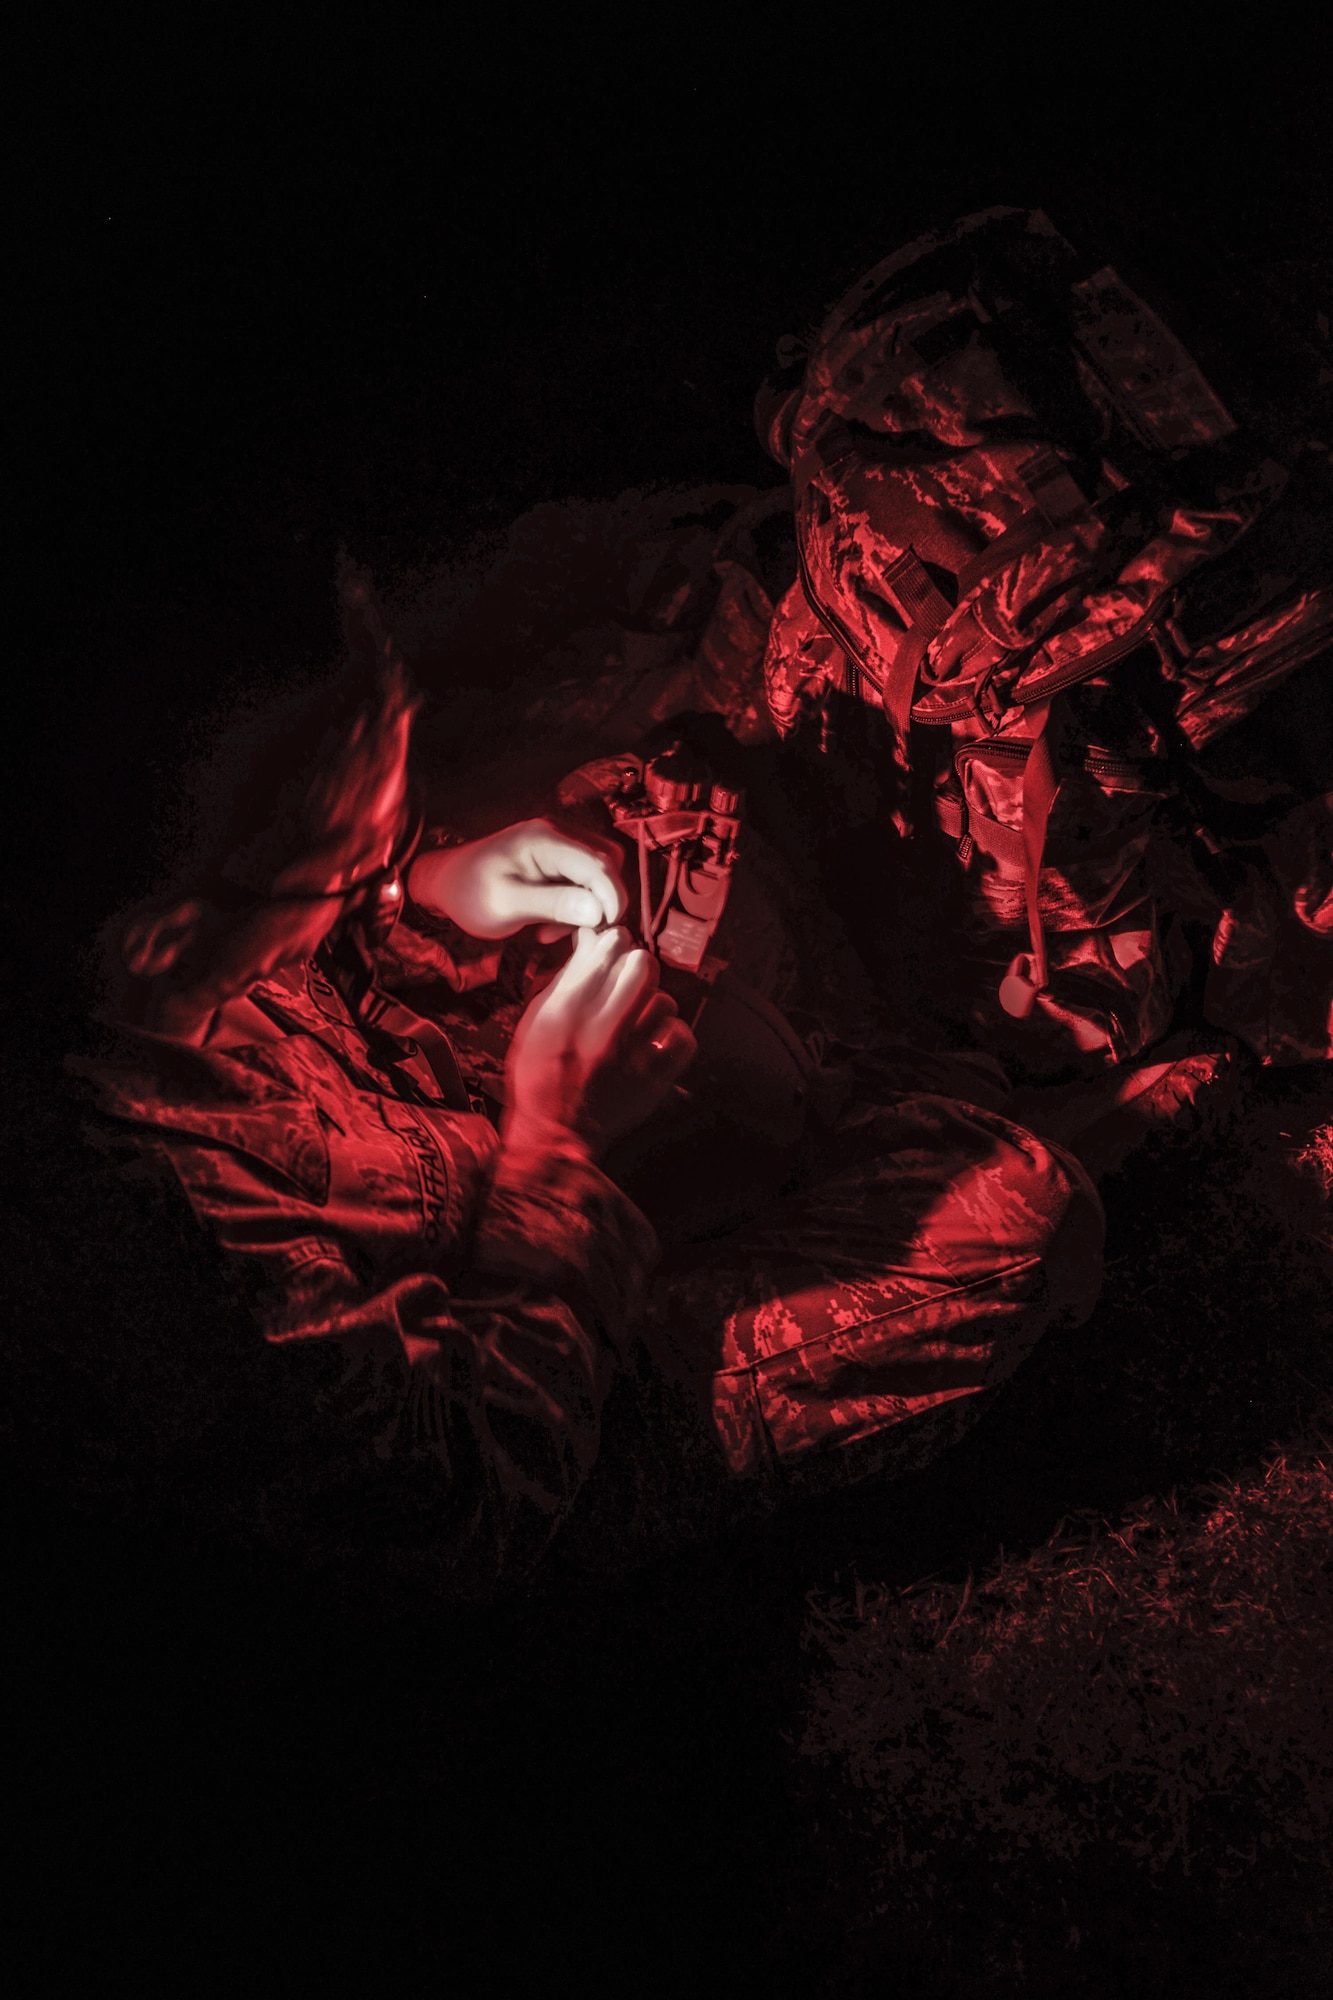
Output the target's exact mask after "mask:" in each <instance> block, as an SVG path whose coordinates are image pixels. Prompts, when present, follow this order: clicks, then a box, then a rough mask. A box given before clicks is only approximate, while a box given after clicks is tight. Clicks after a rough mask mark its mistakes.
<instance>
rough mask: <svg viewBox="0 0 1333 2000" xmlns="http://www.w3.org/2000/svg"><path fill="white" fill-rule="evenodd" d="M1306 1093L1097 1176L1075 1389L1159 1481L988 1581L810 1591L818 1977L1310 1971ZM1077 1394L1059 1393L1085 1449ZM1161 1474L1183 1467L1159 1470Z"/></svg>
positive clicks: (1318, 1243)
mask: <svg viewBox="0 0 1333 2000" xmlns="http://www.w3.org/2000/svg"><path fill="white" fill-rule="evenodd" d="M1325 1088H1326V1086H1324V1087H1320V1086H1317V1085H1316V1084H1315V1083H1314V1081H1313V1080H1312V1079H1310V1078H1308V1077H1307V1078H1304V1079H1300V1080H1294V1079H1286V1080H1284V1079H1281V1078H1274V1077H1273V1076H1272V1075H1271V1074H1269V1075H1262V1074H1260V1075H1258V1076H1256V1077H1255V1078H1253V1079H1251V1083H1250V1086H1249V1089H1248V1091H1247V1093H1246V1101H1245V1103H1244V1106H1243V1109H1242V1112H1241V1115H1240V1118H1239V1120H1238V1125H1237V1128H1236V1129H1235V1130H1234V1131H1233V1132H1232V1133H1231V1134H1230V1135H1229V1144H1228V1146H1227V1148H1226V1149H1225V1150H1224V1149H1221V1148H1216V1149H1214V1152H1213V1154H1212V1156H1211V1159H1210V1161H1209V1171H1208V1173H1207V1174H1206V1176H1200V1175H1198V1174H1197V1173H1195V1174H1185V1175H1182V1174H1181V1172H1180V1168H1179V1163H1177V1167H1176V1171H1175V1173H1174V1176H1173V1175H1172V1174H1171V1172H1170V1169H1169V1165H1168V1161H1167V1159H1166V1157H1165V1156H1162V1157H1159V1158H1158V1159H1157V1160H1156V1161H1151V1160H1150V1161H1148V1162H1147V1163H1146V1164H1143V1165H1142V1166H1141V1168H1140V1171H1139V1173H1138V1174H1124V1175H1122V1176H1121V1177H1120V1179H1119V1182H1118V1183H1117V1184H1115V1185H1113V1186H1112V1188H1111V1189H1110V1190H1109V1197H1110V1198H1109V1200H1108V1209H1109V1213H1110V1226H1111V1241H1112V1248H1113V1253H1114V1252H1116V1251H1118V1252H1119V1253H1120V1254H1121V1255H1122V1256H1123V1257H1124V1258H1125V1262H1124V1263H1123V1264H1119V1265H1117V1264H1114V1263H1113V1266H1112V1282H1111V1283H1110V1284H1109V1285H1108V1292H1107V1297H1106V1299H1105V1301H1104V1303H1103V1305H1102V1307H1101V1308H1099V1311H1098V1313H1097V1315H1096V1316H1095V1318H1094V1320H1093V1322H1092V1323H1091V1325H1090V1327H1089V1328H1088V1329H1087V1330H1086V1337H1085V1339H1084V1343H1083V1344H1084V1349H1085V1351H1084V1355H1083V1359H1084V1361H1085V1362H1086V1363H1087V1364H1088V1378H1087V1379H1086V1380H1085V1382H1084V1394H1085V1399H1086V1397H1087V1396H1088V1395H1089V1394H1090V1395H1091V1396H1092V1398H1093V1399H1095V1400H1096V1401H1097V1402H1098V1403H1099V1404H1100V1405H1101V1408H1102V1412H1103V1419H1104V1423H1103V1427H1102V1428H1103V1435H1102V1438H1101V1444H1102V1448H1103V1449H1104V1450H1105V1451H1107V1452H1108V1453H1109V1456H1110V1458H1111V1459H1112V1460H1115V1459H1121V1460H1122V1461H1123V1462H1124V1463H1125V1464H1126V1466H1128V1465H1129V1464H1132V1463H1133V1462H1134V1460H1135V1458H1137V1459H1138V1462H1139V1463H1140V1464H1141V1465H1142V1467H1143V1469H1144V1471H1151V1472H1154V1473H1156V1474H1157V1475H1158V1476H1157V1478H1155V1479H1154V1480H1153V1481H1152V1483H1153V1484H1154V1485H1155V1486H1156V1488H1157V1491H1156V1493H1155V1494H1154V1495H1152V1496H1150V1497H1148V1498H1144V1499H1139V1500H1137V1501H1130V1502H1128V1503H1126V1504H1122V1505H1120V1506H1118V1507H1114V1508H1111V1507H1105V1506H1103V1507H1093V1508H1086V1509H1079V1510H1077V1511H1074V1512H1072V1513H1070V1514H1069V1515H1067V1516H1066V1517H1065V1518H1064V1519H1062V1520H1060V1521H1059V1523H1058V1524H1057V1525H1056V1526H1055V1527H1054V1529H1053V1530H1052V1531H1050V1532H1049V1533H1047V1534H1045V1535H1042V1536H1038V1537H1037V1538H1035V1540H1034V1541H1033V1542H1032V1543H1031V1545H1030V1546H1028V1547H1026V1548H1023V1549H1021V1550H1017V1551H1014V1552H1006V1551H1005V1550H1004V1549H1003V1548H1000V1549H998V1550H994V1551H993V1552H992V1553H991V1554H990V1556H989V1559H988V1560H987V1561H985V1562H984V1563H983V1564H982V1565H981V1566H979V1567H978V1569H977V1572H976V1574H972V1573H966V1574H962V1575H958V1574H954V1575H946V1576H944V1577H940V1578H936V1579H933V1580H932V1579H927V1580H926V1581H924V1582H916V1583H914V1582H912V1581H911V1580H907V1581H905V1582H904V1581H902V1580H893V1579H890V1580H886V1581H873V1582H865V1581H862V1580H861V1578H860V1577H859V1576H858V1577H857V1578H856V1579H855V1581H854V1582H853V1584H852V1586H851V1587H850V1588H848V1587H847V1586H846V1584H844V1585H843V1586H842V1587H841V1588H826V1589H824V1590H823V1591H817V1592H815V1593H812V1596H811V1599H810V1607H811V1608H810V1618H809V1623H808V1628H807V1635H806V1639H807V1647H808V1650H809V1655H810V1661H811V1664H810V1669H809V1678H808V1682H807V1689H806V1698H805V1708H804V1714H803V1718H802V1722H801V1725H800V1728H799V1730H798V1732H797V1734H796V1739H795V1749H796V1753H797V1754H796V1757H795V1760H794V1763H795V1768H796V1770H797V1772H798V1777H797V1784H798V1787H803V1789H804V1795H805V1797H806V1799H807V1803H808V1807H809V1810H810V1812H811V1813H812V1815H813V1816H814V1817H815V1818H817V1819H818V1821H819V1824H820V1829H821V1831H820V1835H819V1838H820V1839H821V1840H822V1842H823V1843H824V1845H825V1849H826V1870H825V1875H824V1881H825V1883H826V1885H827V1886H826V1888H825V1892H824V1894H823V1897H822V1900H821V1901H820V1903H819V1909H818V1913H817V1914H816V1912H815V1911H814V1909H813V1907H812V1909H811V1910H810V1911H809V1912H807V1913H806V1915H805V1917H804V1918H803V1920H802V1922H803V1924H804V1928H805V1930H806V1932H807V1934H808V1935H811V1936H813V1935H814V1934H815V1933H816V1932H817V1931H820V1930H828V1929H829V1928H831V1927H832V1926H833V1925H834V1924H837V1926H838V1927H839V1929H840V1930H841V1933H842V1936H843V1938H844V1948H843V1951H842V1954H841V1964H840V1969H839V1971H838V1973H837V1974H836V1975H830V1981H829V1982H828V1983H825V1984H823V1985H821V1986H820V1987H818V1988H817V1990H820V1991H826V1992H829V1993H834V1992H836V1993H838V1994H852V1993H860V1992H863V1991H864V1992H867V1993H869V1992H872V1991H873V1992H878V1991H883V1990H886V1989H885V1986H884V1984H883V1982H884V1981H885V1980H887V1979H889V1978H890V1977H895V1978H896V1977H905V1978H910V1979H911V1980H913V1981H914V1982H915V1990H918V1991H928V1992H930V1993H932V1994H933V1993H939V1994H941V1995H944V1994H954V1993H957V1994H970V1993H973V1992H978V1993H980V1992H992V1991H997V1992H1007V1991H1015V1992H1023V1993H1029V1992H1032V1993H1044V1992H1047V1991H1049V1992H1051V1993H1057V1992H1058V1993H1088V1994H1095V1995H1101V1994H1106V1995H1108V1996H1109V1995H1112V1994H1115V1995H1120V1994H1126V1993H1139V1992H1142V1993H1156V1992H1159V1991H1161V1992H1167V1991H1174V1992H1194V1991H1200V1992H1202V1991H1212V1992H1235V1993H1237V1994H1240V1993H1244V1994H1246V1995H1260V1994H1268V1993H1271V1994H1274V1995H1276V1994H1292V1995H1295V1994H1304V1993H1307V1992H1308V1993H1311V1994H1314V1993H1316V1992H1320V1991H1324V1990H1327V1989H1326V1988H1325V1987H1324V1985H1323V1984H1322V1980H1323V1977H1324V1976H1326V1975H1327V1973H1328V1970H1329V1967H1330V1966H1333V1898H1331V1897H1330V1895H1329V1882H1328V1871H1327V1863H1326V1856H1327V1850H1328V1840H1329V1833H1330V1821H1331V1820H1333V1667H1330V1662H1333V1451H1331V1450H1330V1445H1329V1433H1328V1426H1329V1424H1330V1423H1333V1399H1331V1398H1329V1397H1328V1394H1327V1385H1328V1376H1329V1362H1328V1357H1327V1354H1326V1353H1325V1348H1326V1345H1327V1337H1328V1313H1327V1307H1326V1306H1325V1305H1324V1304H1323V1299H1324V1295H1325V1291H1326V1283H1327V1254H1328V1251H1327V1212H1326V1203H1327V1200H1328V1198H1329V1195H1330V1191H1333V1171H1331V1169H1333V1125H1330V1124H1328V1123H1327V1122H1323V1121H1324V1119H1326V1116H1327V1108H1326V1105H1325V1106H1324V1109H1323V1111H1322V1112H1321V1109H1320V1103H1321V1100H1322V1099H1323V1095H1324V1089H1325ZM1172 1179H1174V1182H1175V1187H1174V1199H1172V1189H1171V1186H1170V1183H1171V1181H1172ZM1153 1211H1155V1213H1153ZM1130 1243H1132V1244H1133V1245H1134V1246H1135V1248H1134V1252H1133V1254H1131V1253H1130V1251H1129V1250H1128V1249H1127V1248H1126V1247H1125V1246H1126V1245H1127V1244H1130ZM1117 1272H1118V1274H1119V1275H1118V1276H1117V1275H1116V1274H1117ZM1071 1359H1072V1356H1069V1355H1065V1356H1060V1355H1059V1354H1052V1355H1051V1356H1048V1357H1046V1358H1045V1359H1044V1360H1042V1359H1040V1358H1039V1359H1038V1360H1037V1361H1036V1362H1034V1369H1035V1374H1034V1377H1033V1379H1032V1380H1031V1381H1029V1382H1027V1383H1026V1384H1023V1385H1022V1386H1021V1387H1020V1385H1019V1384H1015V1391H1016V1396H1015V1401H1016V1402H1020V1403H1023V1404H1025V1405H1026V1410H1025V1413H1024V1417H1023V1419H1022V1420H1023V1421H1026V1422H1028V1423H1031V1421H1032V1420H1033V1419H1034V1417H1036V1418H1038V1419H1039V1418H1040V1414H1041V1411H1042V1408H1043V1406H1045V1407H1046V1410H1047V1414H1048V1417H1049V1418H1050V1419H1051V1420H1052V1421H1054V1420H1055V1410H1054V1407H1053V1403H1052V1398H1053V1397H1057V1396H1058V1395H1059V1392H1060V1391H1061V1390H1062V1389H1067V1388H1068V1387H1069V1380H1068V1376H1067V1373H1066V1371H1067V1369H1068V1368H1069V1365H1070V1360H1071ZM1201 1359H1202V1360H1203V1361H1204V1363H1205V1367H1206V1369H1207V1371H1208V1372H1209V1373H1210V1374H1211V1376H1212V1382H1211V1385H1210V1386H1211V1388H1212V1391H1213V1393H1212V1394H1211V1395H1210V1394H1208V1393H1206V1392H1205V1393H1202V1394H1201V1393H1200V1390H1201V1389H1205V1385H1204V1384H1203V1383H1202V1382H1201V1380H1200V1375H1201V1370H1200V1368H1199V1366H1198V1365H1197V1364H1198V1363H1199V1361H1200V1360H1201ZM1182 1391H1183V1392H1184V1393H1182ZM1090 1415H1091V1411H1090V1408H1089V1405H1088V1402H1087V1401H1086V1400H1084V1401H1083V1404H1082V1407H1081V1408H1080V1407H1079V1399H1078V1398H1075V1399H1074V1402H1073V1404H1072V1405H1070V1404H1069V1403H1068V1402H1067V1401H1066V1403H1065V1419H1066V1421H1067V1423H1068V1425H1069V1426H1070V1430H1069V1436H1068V1439H1067V1442H1068V1444H1069V1446H1070V1447H1072V1448H1073V1450H1075V1451H1076V1450H1077V1448H1078V1445H1079V1442H1080V1431H1081V1430H1083V1431H1086V1433H1087V1440H1088V1443H1089V1445H1091V1442H1092V1436H1093V1432H1094V1429H1095V1426H1094V1425H1092V1424H1091V1423H1090V1422H1089V1417H1090ZM1008 1421H1009V1422H1010V1423H1011V1424H1014V1423H1017V1422H1019V1421H1020V1419H1019V1417H1018V1415H1017V1413H1014V1414H1011V1416H1010V1417H1009V1419H1008ZM1135 1427H1137V1429H1138V1433H1139V1435H1138V1449H1137V1451H1134V1450H1130V1449H1125V1450H1122V1449H1121V1447H1120V1441H1119V1440H1118V1439H1117V1437H1116V1435H1115V1433H1116V1431H1117V1430H1118V1429H1121V1430H1124V1431H1125V1432H1126V1433H1128V1432H1129V1431H1132V1430H1133V1429H1134V1428H1135ZM1284 1432H1285V1435H1286V1436H1287V1438H1288V1439H1289V1442H1287V1443H1286V1445H1285V1446H1284V1447H1282V1448H1277V1447H1275V1446H1274V1445H1273V1444H1272V1443H1271V1442H1270V1443H1269V1444H1268V1447H1267V1448H1266V1449H1265V1448H1264V1447H1263V1443H1262V1440H1263V1439H1264V1437H1265V1434H1267V1436H1268V1437H1269V1439H1270V1440H1271V1439H1272V1438H1273V1437H1274V1436H1281V1435H1283V1434H1284ZM1125 1444H1126V1446H1128V1444H1129V1439H1128V1436H1127V1437H1126V1439H1125ZM1247 1447H1248V1451H1252V1453H1253V1458H1252V1459H1251V1462H1250V1464H1249V1465H1248V1466H1247V1465H1244V1464H1241V1465H1240V1466H1235V1469H1232V1470H1230V1471H1228V1472H1227V1473H1226V1474H1225V1476H1213V1477H1211V1478H1209V1477H1206V1476H1200V1475H1201V1474H1203V1473H1204V1472H1205V1469H1206V1468H1207V1467H1208V1466H1209V1464H1210V1463H1211V1464H1212V1465H1213V1466H1217V1465H1218V1464H1220V1463H1223V1462H1225V1461H1227V1460H1228V1459H1229V1460H1231V1461H1232V1464H1233V1466H1234V1462H1235V1461H1236V1460H1237V1459H1241V1460H1243V1459H1244V1458H1245V1457H1246V1456H1247V1455H1248V1451H1247ZM992 1449H994V1447H992ZM1256 1461H1257V1462H1256ZM1173 1470H1184V1471H1185V1472H1186V1473H1187V1474H1190V1473H1192V1474H1193V1475H1194V1476H1193V1477H1192V1478H1190V1477H1187V1478H1186V1479H1184V1480H1182V1481H1181V1484H1180V1487H1179V1489H1178V1490H1177V1491H1169V1492H1163V1487H1164V1486H1165V1484H1166V1480H1165V1478H1164V1477H1163V1475H1165V1474H1166V1473H1168V1472H1169V1471H1173ZM872 1563H873V1554H872V1553H871V1552H870V1551H869V1550H867V1551H864V1552H862V1553H861V1554H860V1556H859V1557H858V1564H859V1567H860V1568H861V1569H862V1570H863V1571H865V1572H866V1573H868V1574H869V1575H871V1576H873V1575H874V1570H873V1569H872V1568H871V1564H872Z"/></svg>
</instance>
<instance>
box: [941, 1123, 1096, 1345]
mask: <svg viewBox="0 0 1333 2000" xmlns="http://www.w3.org/2000/svg"><path fill="white" fill-rule="evenodd" d="M939 1109H940V1110H943V1109H944V1107H942V1106H941V1107H939ZM950 1113H952V1117H951V1116H950ZM955 1121H956V1124H955V1130H954V1132H953V1134H951V1135H950V1137H951V1139H952V1141H953V1145H957V1148H958V1150H957V1151H956V1152H955V1153H954V1161H953V1170H952V1172H951V1173H950V1174H949V1178H948V1186H947V1191H946V1192H945V1193H944V1195H943V1198H942V1199H941V1200H940V1201H939V1203H938V1205H937V1206H936V1207H935V1209H934V1211H933V1212H932V1213H931V1215H930V1217H929V1220H928V1222H927V1224H926V1234H927V1236H928V1239H929V1241H930V1245H931V1249H932V1250H933V1252H934V1254H935V1256H936V1257H937V1258H938V1259H939V1261H940V1262H941V1263H943V1264H944V1265H945V1266H946V1267H947V1268H948V1269H950V1270H951V1272H952V1273H953V1274H954V1275H955V1276H956V1277H958V1278H962V1279H967V1280H970V1281H972V1282H976V1281H977V1280H983V1281H984V1279H985V1277H986V1276H987V1275H988V1274H992V1273H993V1274H995V1275H997V1276H998V1275H999V1274H1000V1273H1001V1272H1002V1271H1005V1270H1008V1271H1012V1270H1013V1269H1014V1267H1015V1266H1016V1265H1019V1264H1023V1263H1038V1264H1040V1266H1041V1267H1042V1271H1043V1273H1044V1279H1045V1282H1044V1285H1043V1287H1042V1291H1043V1294H1044V1300H1045V1307H1046V1311H1045V1313H1044V1314H1043V1317H1044V1318H1046V1319H1048V1320H1049V1321H1051V1322H1054V1321H1055V1320H1057V1319H1059V1320H1063V1321H1065V1322H1066V1323H1072V1324H1077V1323H1079V1322H1080V1321H1081V1320H1084V1319H1086V1318H1087V1317H1088V1315H1089V1314H1090V1313H1091V1311H1092V1309H1093V1307H1094V1305H1095V1304H1096V1302H1097V1297H1098V1294H1099V1293H1100V1290H1101V1283H1102V1252H1103V1244H1104V1240H1105V1233H1106V1221H1105V1216H1104V1213H1103V1210H1102V1205H1101V1201H1100V1199H1099V1197H1098V1194H1097V1190H1096V1188H1095V1187H1094V1186H1093V1184H1092V1181H1091V1180H1090V1178H1089V1177H1088V1174H1087V1173H1086V1171H1085V1170H1084V1168H1083V1167H1082V1166H1081V1165H1080V1164H1079V1162H1078V1161H1077V1160H1076V1159H1075V1158H1074V1156H1073V1155H1072V1154H1071V1153H1067V1152H1065V1151H1064V1149H1063V1148H1062V1147H1060V1146H1057V1145H1054V1144H1053V1143H1052V1142H1051V1141H1049V1140H1047V1139H1041V1138H1038V1137H1037V1135H1036V1134H1035V1133H1033V1132H1029V1131H1027V1130H1026V1128H1024V1127H1023V1126H1020V1125H1015V1124H1013V1123H1011V1122H1010V1121H1009V1120H1008V1119H1006V1118H1004V1117H1003V1116H1001V1115H997V1114H996V1113H993V1112H988V1111H983V1110H980V1109H978V1108H976V1107H973V1106H967V1107H963V1106H952V1107H949V1110H948V1111H944V1117H943V1120H942V1123H943V1124H944V1125H945V1126H946V1127H947V1126H949V1125H950V1124H954V1123H955ZM941 1136H942V1137H943V1136H944V1135H943V1134H941ZM953 1145H950V1144H949V1142H948V1141H947V1140H946V1149H947V1150H953Z"/></svg>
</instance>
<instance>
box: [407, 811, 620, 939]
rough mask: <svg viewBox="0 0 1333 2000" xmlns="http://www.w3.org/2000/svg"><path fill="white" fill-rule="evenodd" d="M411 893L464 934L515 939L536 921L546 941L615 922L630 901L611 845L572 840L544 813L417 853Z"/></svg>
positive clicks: (591, 838) (592, 839)
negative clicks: (456, 844) (480, 837)
mask: <svg viewBox="0 0 1333 2000" xmlns="http://www.w3.org/2000/svg"><path fill="white" fill-rule="evenodd" d="M408 894H409V895H410V896H411V898H412V900H413V902H415V903H419V904H420V906H421V907H422V909H424V910H434V911H435V912H436V913H437V914H438V915H440V916H445V917H448V918H449V919H450V920H451V921H452V922H453V923H456V924H457V925H458V927H459V929H460V930H464V931H466V932H467V933H468V935H469V937H475V938H504V937H512V936H513V934H514V932H515V931H519V930H522V928H523V926H524V925H525V924H541V925H542V927H543V937H544V941H546V942H548V943H549V941H550V940H551V938H553V937H560V936H563V935H564V934H565V933H566V932H567V931H571V930H576V929H579V928H588V929H596V928H598V927H599V926H600V925H603V924H618V923H619V922H620V919H621V918H622V917H623V916H624V914H625V910H626V907H627V904H628V897H627V896H626V894H625V889H624V885H623V883H622V882H621V880H620V855H619V851H618V850H617V849H616V848H615V847H614V846H613V845H612V843H611V842H610V841H599V840H598V839H597V838H596V836H595V835H591V836H588V835H581V836H580V837H579V838H578V839H575V838H573V837H571V836H570V835H569V834H566V833H562V832H561V831H560V829H559V827H557V826H553V825H552V823H551V822H550V820H545V819H528V820H523V821H522V822H521V823H520V824H519V825H518V826H508V827H505V828H504V830H503V832H501V833H492V834H489V835H488V836H487V838H486V839H485V840H473V841H469V842H468V844H467V846H466V847H451V848H444V849H443V850H440V851H437V852H435V853H431V854H423V855H421V856H420V858H419V859H418V860H417V861H416V862H415V863H414V864H413V867H412V870H411V873H410V875H409V876H408Z"/></svg>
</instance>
